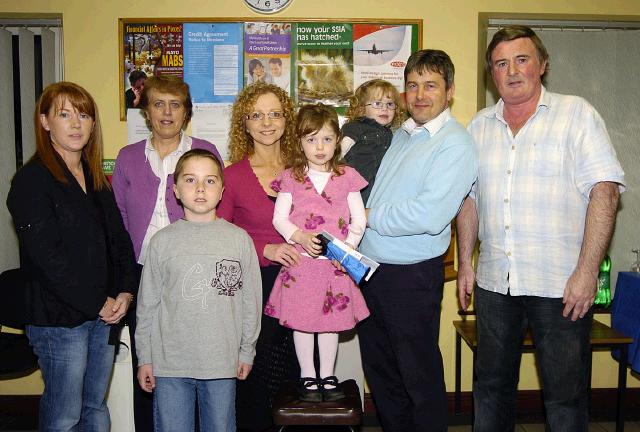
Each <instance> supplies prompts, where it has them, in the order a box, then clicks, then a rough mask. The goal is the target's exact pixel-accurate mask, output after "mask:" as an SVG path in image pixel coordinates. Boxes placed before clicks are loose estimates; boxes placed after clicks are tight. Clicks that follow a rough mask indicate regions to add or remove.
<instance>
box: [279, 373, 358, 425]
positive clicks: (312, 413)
mask: <svg viewBox="0 0 640 432" xmlns="http://www.w3.org/2000/svg"><path fill="white" fill-rule="evenodd" d="M341 386H342V389H343V390H344V394H345V396H346V397H345V398H344V399H341V400H339V401H335V402H303V401H301V400H299V399H298V392H297V391H296V383H295V382H294V381H287V382H286V383H284V384H283V385H282V387H280V390H279V391H278V394H277V395H276V398H275V400H274V402H273V422H274V423H275V425H276V426H280V428H279V429H278V431H279V432H282V431H284V429H285V428H286V427H287V426H346V427H348V428H349V430H350V431H352V432H355V431H356V430H357V427H358V426H359V425H360V423H361V421H362V400H361V399H360V390H359V389H358V385H357V384H356V382H355V381H354V380H352V379H350V380H347V381H344V382H342V383H341Z"/></svg>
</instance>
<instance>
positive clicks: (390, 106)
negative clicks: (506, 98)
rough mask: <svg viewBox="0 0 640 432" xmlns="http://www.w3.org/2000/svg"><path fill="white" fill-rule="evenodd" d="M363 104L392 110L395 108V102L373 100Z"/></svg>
mask: <svg viewBox="0 0 640 432" xmlns="http://www.w3.org/2000/svg"><path fill="white" fill-rule="evenodd" d="M364 106H370V107H372V108H373V109H383V108H385V107H386V108H388V109H390V110H394V109H396V103H395V102H386V103H385V102H382V101H373V102H371V103H368V104H365V105H364Z"/></svg>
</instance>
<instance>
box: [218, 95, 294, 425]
mask: <svg viewBox="0 0 640 432" xmlns="http://www.w3.org/2000/svg"><path fill="white" fill-rule="evenodd" d="M295 124H296V119H295V111H294V108H293V103H292V102H291V99H289V97H288V96H287V94H286V92H285V91H284V90H283V89H281V88H280V87H278V86H276V85H273V84H265V83H256V84H253V85H251V86H249V87H247V88H245V89H244V90H243V91H242V92H241V93H240V94H239V95H238V98H237V99H236V102H235V104H234V106H233V113H232V117H231V133H230V138H231V143H230V158H231V162H232V165H230V166H229V167H227V168H226V169H225V171H224V177H225V191H224V195H223V197H222V202H221V203H220V205H219V207H218V211H217V214H218V215H219V216H220V217H223V218H225V219H227V220H228V221H229V222H233V223H234V224H236V225H238V226H239V227H241V228H243V229H245V230H246V231H247V232H248V233H249V235H250V236H251V238H252V239H253V241H254V243H255V246H256V251H257V253H258V258H259V260H260V270H261V273H262V299H263V303H264V302H266V301H267V299H268V298H269V295H270V294H271V288H272V287H273V284H274V282H275V279H276V277H277V275H278V271H279V270H280V267H282V266H285V267H292V266H296V265H298V263H299V262H300V254H299V253H298V251H297V250H296V248H295V247H294V246H293V245H290V244H288V243H286V242H285V241H284V239H283V238H282V237H281V236H280V235H279V234H278V233H277V231H276V230H275V228H274V227H273V224H272V222H271V221H272V218H273V210H274V203H275V199H276V195H277V193H276V192H275V191H274V190H273V189H271V187H270V184H271V183H272V182H273V180H275V178H276V176H278V175H279V174H280V173H281V172H282V171H283V170H284V169H285V167H287V166H290V165H291V158H292V155H293V148H294V146H295V145H297V139H296V133H295ZM263 306H264V305H263ZM299 372H300V370H299V367H298V361H297V359H296V354H295V349H294V346H293V336H292V332H291V330H290V329H286V328H284V327H282V326H280V325H278V321H277V320H275V319H274V318H270V317H267V316H265V315H263V318H262V329H261V331H260V337H259V339H258V342H257V345H256V357H255V359H254V363H253V369H252V370H251V374H249V377H248V378H247V380H245V381H238V383H237V395H236V415H237V419H238V428H239V429H240V430H243V429H244V430H251V431H262V430H266V429H268V428H270V427H271V426H272V424H273V421H272V418H271V401H272V399H273V397H274V396H275V393H276V391H277V390H278V388H279V387H280V384H281V383H282V382H283V381H285V380H288V379H297V378H298V377H299Z"/></svg>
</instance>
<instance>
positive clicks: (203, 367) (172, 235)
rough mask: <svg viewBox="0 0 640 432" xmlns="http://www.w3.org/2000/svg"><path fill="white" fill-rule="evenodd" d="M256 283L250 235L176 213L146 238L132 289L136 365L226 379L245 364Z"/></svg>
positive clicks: (258, 297) (254, 329) (256, 327)
mask: <svg viewBox="0 0 640 432" xmlns="http://www.w3.org/2000/svg"><path fill="white" fill-rule="evenodd" d="M261 306H262V288H261V280H260V268H259V266H258V257H257V255H256V251H255V248H254V246H253V242H252V241H251V238H250V237H249V235H248V234H247V233H246V232H245V231H244V230H243V229H241V228H238V227H236V226H235V225H232V224H230V223H229V222H227V221H225V220H224V219H216V220H215V221H213V222H209V223H196V222H188V221H185V220H182V219H180V220H178V221H176V222H174V223H172V224H171V225H169V226H167V227H166V228H163V229H162V230H160V231H159V232H158V233H156V235H154V236H153V238H152V239H151V242H150V243H149V250H148V256H147V260H146V262H145V266H144V268H143V271H142V281H141V283H140V291H139V295H138V305H137V310H136V312H137V319H138V326H137V329H136V333H135V338H136V352H137V354H138V358H139V364H140V365H143V364H148V363H151V364H152V365H153V375H154V376H163V377H186V378H196V379H215V378H232V377H235V376H236V375H237V367H238V362H239V361H240V362H243V363H248V364H252V363H253V357H254V355H255V343H256V339H257V338H258V334H259V333H260V317H261V313H262V311H261Z"/></svg>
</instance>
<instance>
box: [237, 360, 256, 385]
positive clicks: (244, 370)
mask: <svg viewBox="0 0 640 432" xmlns="http://www.w3.org/2000/svg"><path fill="white" fill-rule="evenodd" d="M252 367H253V366H252V365H250V364H246V363H242V362H240V364H239V365H238V379H239V380H242V381H244V380H246V379H247V377H248V376H249V372H251V368H252Z"/></svg>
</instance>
